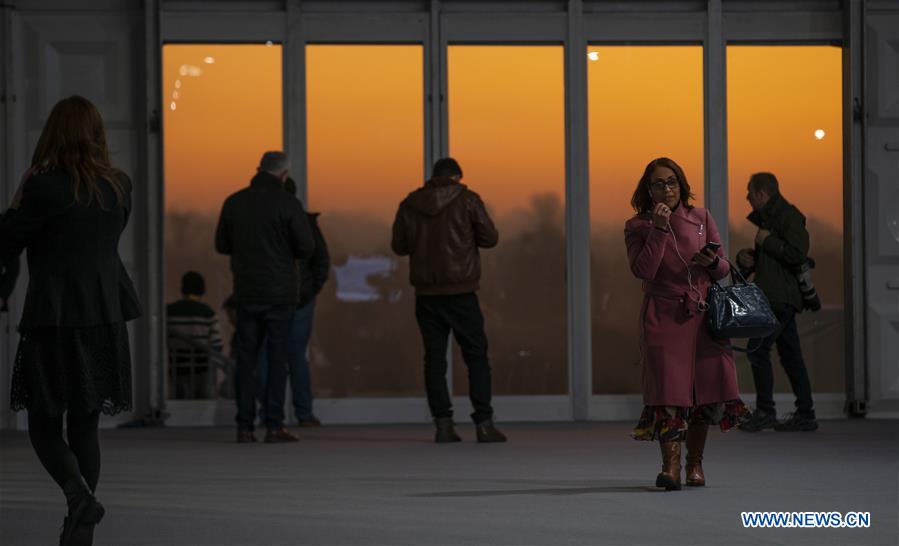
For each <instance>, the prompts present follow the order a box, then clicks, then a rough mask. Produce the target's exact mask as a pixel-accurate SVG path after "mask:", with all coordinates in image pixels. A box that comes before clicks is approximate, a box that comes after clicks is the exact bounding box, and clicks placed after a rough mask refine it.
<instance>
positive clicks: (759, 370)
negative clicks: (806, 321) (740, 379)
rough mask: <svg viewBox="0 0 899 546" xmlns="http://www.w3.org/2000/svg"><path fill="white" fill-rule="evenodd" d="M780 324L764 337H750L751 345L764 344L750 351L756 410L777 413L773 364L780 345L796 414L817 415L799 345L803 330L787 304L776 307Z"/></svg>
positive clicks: (803, 415)
mask: <svg viewBox="0 0 899 546" xmlns="http://www.w3.org/2000/svg"><path fill="white" fill-rule="evenodd" d="M772 307H773V311H774V315H775V316H776V317H777V320H778V321H779V322H780V327H779V328H778V329H777V330H776V331H775V332H774V333H772V334H771V335H769V336H768V337H766V338H764V339H760V338H756V339H751V340H749V346H750V347H755V346H757V345H758V344H759V343H761V346H760V347H759V348H758V349H757V350H755V351H753V352H751V353H749V354H748V356H749V362H750V363H751V364H752V378H753V380H754V381H755V392H756V410H757V411H761V412H765V413H774V412H775V409H774V370H773V369H772V366H771V346H772V345H775V344H776V345H777V354H778V355H779V356H780V364H781V366H783V369H784V371H785V372H786V374H787V377H788V378H789V380H790V386H791V387H792V388H793V394H794V395H795V396H796V413H797V414H799V415H800V416H802V417H808V418H814V417H815V404H814V402H813V401H812V387H811V383H810V382H809V378H808V371H807V370H806V368H805V361H804V360H803V358H802V347H800V345H799V331H798V330H797V328H796V311H795V310H794V309H793V308H792V307H790V306H789V305H786V306H784V307H780V306H772Z"/></svg>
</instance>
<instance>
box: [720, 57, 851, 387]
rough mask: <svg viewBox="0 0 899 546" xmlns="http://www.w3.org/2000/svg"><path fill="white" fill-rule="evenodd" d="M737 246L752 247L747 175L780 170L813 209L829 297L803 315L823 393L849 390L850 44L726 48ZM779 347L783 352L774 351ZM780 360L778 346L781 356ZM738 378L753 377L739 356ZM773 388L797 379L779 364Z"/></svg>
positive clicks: (809, 357)
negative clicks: (846, 193) (845, 59)
mask: <svg viewBox="0 0 899 546" xmlns="http://www.w3.org/2000/svg"><path fill="white" fill-rule="evenodd" d="M727 123H728V134H727V140H728V151H729V153H728V166H729V169H728V178H729V181H730V184H729V188H728V191H729V201H730V203H729V209H730V244H731V249H730V254H731V255H732V256H733V255H735V254H736V251H737V250H738V249H740V248H743V247H751V246H752V241H753V238H754V237H755V233H756V228H755V227H754V226H753V225H752V224H750V223H749V222H748V221H747V220H746V216H747V214H749V212H750V210H751V209H750V206H749V203H748V202H747V201H746V190H747V183H748V181H749V177H750V176H751V175H752V174H753V173H756V172H762V171H764V172H771V173H773V174H774V175H775V176H776V177H777V179H778V181H779V185H780V190H781V194H782V195H783V196H784V197H785V198H786V199H787V200H788V201H789V202H791V203H792V204H794V205H796V206H797V207H798V208H799V210H800V211H802V213H803V214H804V215H805V217H806V226H807V228H808V231H809V235H810V238H811V248H810V250H809V256H810V257H812V258H814V260H815V262H816V267H815V269H814V270H813V271H812V275H813V279H814V283H815V285H816V287H817V290H818V294H819V296H820V298H821V302H822V303H823V309H822V310H821V311H819V312H817V313H811V312H805V313H802V314H801V315H799V316H798V326H799V333H800V337H801V339H802V350H803V353H804V356H805V361H806V365H807V366H808V370H809V376H810V378H811V383H812V389H813V390H814V391H815V392H842V391H843V383H844V373H845V372H844V367H843V344H844V341H843V339H844V336H843V316H844V310H843V247H842V242H843V131H842V50H841V49H840V48H838V47H831V46H730V47H728V48H727ZM774 353H776V351H774ZM773 356H774V358H775V359H776V354H775V355H773ZM740 359H741V360H744V361H743V362H741V364H740V365H739V366H738V369H739V370H740V373H741V376H740V386H741V387H742V388H743V389H744V390H746V391H750V390H751V389H752V385H753V383H752V378H751V373H750V371H749V367H748V365H747V363H746V362H745V357H743V356H741V357H740ZM775 373H776V376H775V377H776V378H775V387H776V389H777V390H778V391H780V392H790V383H789V381H788V380H787V378H786V376H785V374H784V373H783V370H782V368H781V367H780V366H778V365H777V364H775Z"/></svg>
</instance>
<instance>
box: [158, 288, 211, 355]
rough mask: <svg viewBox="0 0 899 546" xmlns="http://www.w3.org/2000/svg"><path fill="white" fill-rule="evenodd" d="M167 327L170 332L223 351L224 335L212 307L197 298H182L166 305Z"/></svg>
mask: <svg viewBox="0 0 899 546" xmlns="http://www.w3.org/2000/svg"><path fill="white" fill-rule="evenodd" d="M166 328H167V329H168V332H169V333H170V334H178V335H180V336H184V337H187V338H190V339H192V340H194V341H196V342H197V343H202V344H203V345H206V346H208V347H209V348H210V349H212V350H213V351H218V352H221V350H222V335H221V333H220V332H219V325H218V317H217V316H216V314H215V311H214V310H213V309H212V307H209V306H208V305H206V304H205V303H203V302H201V301H197V300H190V299H181V300H178V301H176V302H174V303H170V304H168V305H167V306H166Z"/></svg>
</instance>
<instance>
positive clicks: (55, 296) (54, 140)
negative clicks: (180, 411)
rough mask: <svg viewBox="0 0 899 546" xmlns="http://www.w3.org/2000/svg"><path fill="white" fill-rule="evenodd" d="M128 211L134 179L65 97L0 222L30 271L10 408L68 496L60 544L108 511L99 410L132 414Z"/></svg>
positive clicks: (83, 111) (0, 245)
mask: <svg viewBox="0 0 899 546" xmlns="http://www.w3.org/2000/svg"><path fill="white" fill-rule="evenodd" d="M130 211H131V181H130V180H129V179H128V176H127V175H125V174H124V173H122V172H121V171H119V170H118V169H115V168H114V167H112V165H111V164H110V161H109V150H108V148H107V145H106V135H105V130H104V127H103V120H102V118H101V117H100V113H99V112H98V111H97V109H96V107H94V105H93V104H91V103H90V102H89V101H88V100H86V99H84V98H82V97H78V96H73V97H69V98H67V99H63V100H62V101H60V102H59V103H57V104H56V106H55V107H54V108H53V111H52V112H51V113H50V116H49V118H48V119H47V123H46V125H44V130H43V132H42V133H41V137H40V139H39V140H38V143H37V148H36V150H35V152H34V156H33V158H32V167H31V168H30V169H29V170H28V171H27V172H26V173H25V176H23V178H22V182H21V184H20V185H19V189H18V191H17V192H16V195H15V197H14V198H13V201H12V204H11V205H10V210H9V211H7V213H6V214H4V215H3V218H2V220H0V260H4V261H5V260H6V259H7V258H9V257H10V256H14V255H18V254H19V253H21V252H22V250H27V256H28V273H29V280H28V290H27V294H26V296H25V305H24V310H23V313H22V319H21V321H20V323H19V332H20V334H21V338H20V341H19V348H18V352H17V354H16V362H15V366H14V368H13V380H12V394H11V408H12V409H13V411H19V410H22V409H27V410H28V434H29V437H30V439H31V444H32V446H34V450H35V452H36V453H37V456H38V458H39V459H40V461H41V463H42V464H43V465H44V468H46V469H47V472H48V473H49V474H50V475H51V476H52V477H53V479H54V480H55V481H56V483H57V484H59V486H60V487H61V488H62V490H63V493H64V494H65V497H66V501H67V504H68V515H67V516H66V518H65V520H64V524H63V532H62V536H61V537H60V543H61V544H67V545H76V544H77V545H82V544H90V543H91V540H92V536H93V527H94V525H96V524H97V523H99V521H100V519H101V518H102V517H103V512H104V510H103V506H102V505H101V504H100V503H99V502H97V500H96V498H95V497H94V491H95V490H96V487H97V482H98V480H99V476H100V445H99V441H98V437H97V425H98V422H99V419H100V413H105V414H108V415H111V414H114V413H118V412H120V411H128V410H130V409H131V357H130V349H129V344H128V332H127V330H126V327H125V322H126V321H128V320H131V319H134V318H136V317H138V316H139V315H140V308H139V304H138V301H137V297H136V295H135V292H134V287H133V286H132V283H131V279H130V278H129V277H128V274H127V272H126V271H125V267H124V266H123V265H122V261H121V259H120V258H119V253H118V244H119V237H120V235H121V233H122V230H123V229H124V228H125V225H126V223H127V222H128V215H129V213H130ZM64 415H65V418H66V420H67V425H68V432H67V439H68V442H66V440H65V439H64V438H63V432H62V431H63V416H64Z"/></svg>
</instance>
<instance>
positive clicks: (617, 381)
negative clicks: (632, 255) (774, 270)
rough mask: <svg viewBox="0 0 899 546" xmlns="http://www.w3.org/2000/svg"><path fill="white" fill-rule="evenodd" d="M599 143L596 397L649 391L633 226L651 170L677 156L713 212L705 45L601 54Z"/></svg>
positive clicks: (594, 86)
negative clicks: (635, 199) (628, 230)
mask: <svg viewBox="0 0 899 546" xmlns="http://www.w3.org/2000/svg"><path fill="white" fill-rule="evenodd" d="M586 62H587V84H588V94H589V95H588V96H589V99H588V101H589V102H588V111H589V139H590V149H589V152H590V221H591V232H590V236H591V251H592V259H591V266H590V267H591V269H590V271H591V286H590V290H591V298H592V306H593V311H592V312H593V315H592V317H591V320H592V333H593V392H594V393H595V394H633V393H639V392H641V379H640V378H641V368H640V350H639V345H638V335H639V314H640V308H641V303H642V300H643V294H642V291H641V283H640V281H639V280H638V279H636V278H634V276H633V275H632V274H631V271H630V267H629V266H628V262H627V252H626V251H625V246H624V223H625V222H626V221H627V220H628V219H629V218H630V217H631V216H633V214H634V211H633V209H631V206H630V201H631V196H632V194H633V192H634V189H635V187H636V186H637V182H638V181H639V179H640V176H641V175H642V174H643V170H644V169H645V168H646V165H647V163H649V162H650V161H652V160H653V159H655V158H657V157H662V156H664V157H670V158H671V159H673V160H675V161H676V162H677V163H678V164H679V165H680V166H681V167H682V168H683V169H684V173H685V175H686V177H687V180H688V181H689V183H690V187H691V189H692V191H693V193H694V194H695V196H696V201H695V203H696V204H697V205H700V206H701V205H702V204H703V185H704V174H703V173H704V168H703V102H702V100H703V86H702V47H701V46H591V47H589V48H588V50H587V58H586Z"/></svg>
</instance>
